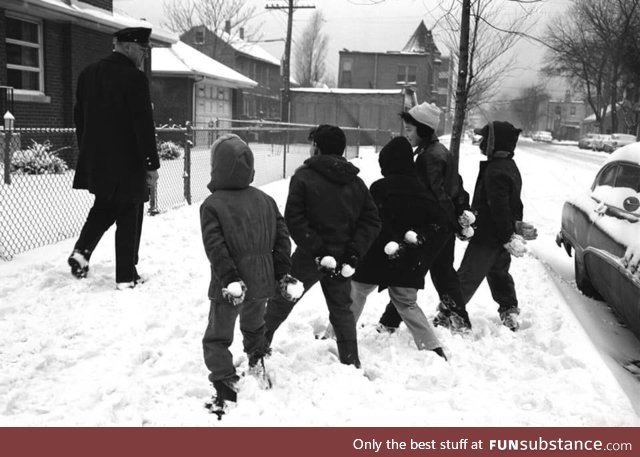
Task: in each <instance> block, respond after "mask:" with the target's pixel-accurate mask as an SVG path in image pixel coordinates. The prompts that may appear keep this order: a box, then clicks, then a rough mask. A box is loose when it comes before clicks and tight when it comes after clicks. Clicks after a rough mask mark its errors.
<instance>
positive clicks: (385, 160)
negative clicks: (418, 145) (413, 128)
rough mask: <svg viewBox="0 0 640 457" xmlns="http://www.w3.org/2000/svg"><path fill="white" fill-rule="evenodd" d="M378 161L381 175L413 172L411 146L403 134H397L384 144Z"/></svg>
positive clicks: (409, 174)
mask: <svg viewBox="0 0 640 457" xmlns="http://www.w3.org/2000/svg"><path fill="white" fill-rule="evenodd" d="M378 163H379V164H380V171H381V172H382V176H390V175H408V176H413V175H414V174H415V165H414V162H413V148H412V147H411V143H409V140H407V139H406V138H405V137H403V136H397V137H395V138H393V139H392V140H391V141H389V142H388V143H387V144H385V145H384V147H383V148H382V150H381V151H380V156H379V157H378Z"/></svg>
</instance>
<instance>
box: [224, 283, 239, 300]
mask: <svg viewBox="0 0 640 457" xmlns="http://www.w3.org/2000/svg"><path fill="white" fill-rule="evenodd" d="M227 292H229V294H230V295H231V296H232V297H241V296H242V284H240V283H239V282H232V283H229V285H228V286H227Z"/></svg>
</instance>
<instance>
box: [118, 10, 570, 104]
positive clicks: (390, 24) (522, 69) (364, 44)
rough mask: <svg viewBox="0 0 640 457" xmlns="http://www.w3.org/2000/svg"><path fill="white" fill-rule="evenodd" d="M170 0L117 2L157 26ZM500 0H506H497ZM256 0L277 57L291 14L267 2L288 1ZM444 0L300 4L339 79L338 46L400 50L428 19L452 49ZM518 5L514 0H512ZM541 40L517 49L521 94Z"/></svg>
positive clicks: (514, 87) (258, 20)
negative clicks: (444, 25) (317, 26)
mask: <svg viewBox="0 0 640 457" xmlns="http://www.w3.org/2000/svg"><path fill="white" fill-rule="evenodd" d="M164 1H165V0H114V7H115V8H117V9H120V10H121V11H123V12H125V13H128V14H130V15H131V16H134V17H138V18H145V19H147V20H148V21H150V22H151V23H152V24H154V25H155V26H160V25H161V24H162V22H163V9H162V7H160V5H161V4H162V3H164ZM497 1H501V0H497ZM245 2H246V3H248V4H251V5H255V6H256V7H257V8H256V13H257V15H256V17H255V19H254V20H253V21H252V23H251V26H252V27H253V28H255V29H258V32H259V34H260V35H261V38H262V39H263V40H274V39H282V41H278V42H264V43H263V44H262V46H263V47H264V48H265V49H266V50H267V51H269V52H270V53H271V54H273V55H274V57H276V58H280V57H282V54H283V50H284V37H285V36H286V26H287V20H286V19H287V17H286V13H285V12H284V11H277V10H267V9H265V8H264V7H265V6H266V5H267V4H279V5H285V4H286V2H285V1H284V0H268V1H267V0H245ZM441 3H443V2H442V1H441V0H382V1H381V0H321V1H320V0H316V1H314V0H305V1H299V4H304V5H315V6H316V8H318V9H320V10H321V11H322V13H323V15H324V17H325V20H326V23H325V25H324V28H323V30H324V32H325V33H326V34H327V35H328V36H329V50H328V55H327V60H328V62H327V67H328V71H329V73H330V74H332V75H333V77H334V78H335V79H337V70H338V60H339V54H338V53H339V51H340V50H341V49H344V48H347V49H349V50H352V51H380V52H386V51H394V50H400V49H402V47H403V46H404V44H405V43H406V42H407V41H408V40H409V38H410V37H411V35H412V34H413V32H414V31H415V29H416V28H417V27H418V25H419V24H420V21H421V20H424V22H425V24H426V26H427V28H429V29H432V30H433V32H434V36H435V38H436V42H437V44H438V45H439V48H440V51H441V52H442V53H443V54H444V55H447V54H448V51H447V50H446V49H445V48H444V46H443V45H442V40H441V39H440V37H441V36H442V32H441V31H439V26H438V25H436V24H437V20H438V18H439V17H440V16H441V13H440V10H439V9H438V5H440V4H441ZM509 4H510V5H513V3H512V2H511V3H509ZM569 4H570V0H541V1H540V12H539V17H538V18H537V21H536V28H535V29H534V31H533V33H536V32H542V30H543V28H544V25H545V24H546V21H547V19H548V18H550V17H553V16H554V15H556V14H558V13H559V12H562V11H564V9H566V8H567V6H568V5H569ZM313 11H314V10H313V9H300V10H297V11H296V13H295V14H294V39H295V37H296V36H297V34H299V33H301V31H302V30H303V29H304V27H305V25H306V23H307V21H308V19H309V18H310V16H311V14H312V13H313ZM541 48H542V47H541V46H540V45H533V44H527V43H521V44H520V45H518V46H517V47H516V48H514V51H513V52H515V53H516V54H517V56H518V62H517V65H516V67H517V68H515V69H514V72H513V77H512V78H510V79H509V80H507V82H506V84H505V90H506V91H508V92H510V93H511V94H516V93H517V92H518V89H520V88H522V87H523V86H526V85H530V84H532V83H534V82H535V81H536V80H537V78H538V75H537V72H538V68H539V67H540V65H541V58H542V54H543V51H542V49H541ZM563 90H564V89H560V88H558V89H557V90H556V91H551V92H552V95H553V96H557V97H559V96H561V94H562V92H563Z"/></svg>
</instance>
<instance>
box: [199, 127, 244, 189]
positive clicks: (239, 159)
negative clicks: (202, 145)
mask: <svg viewBox="0 0 640 457" xmlns="http://www.w3.org/2000/svg"><path fill="white" fill-rule="evenodd" d="M254 174H255V170H254V168H253V152H251V149H250V148H249V146H248V145H247V143H245V142H244V141H242V139H241V138H240V137H239V136H238V135H233V134H226V135H223V136H221V137H220V138H218V139H217V140H216V141H215V143H213V145H212V146H211V182H209V185H208V186H207V187H208V188H209V190H210V191H211V192H213V191H215V190H221V189H226V190H233V189H245V188H247V187H249V184H251V182H252V181H253V176H254Z"/></svg>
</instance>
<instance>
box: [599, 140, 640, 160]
mask: <svg viewBox="0 0 640 457" xmlns="http://www.w3.org/2000/svg"><path fill="white" fill-rule="evenodd" d="M618 160H624V161H627V162H633V163H637V164H638V165H640V142H639V143H631V144H628V145H626V146H622V147H621V148H620V149H616V150H615V151H613V152H612V153H611V155H610V156H609V157H607V160H605V162H604V163H609V162H614V161H618Z"/></svg>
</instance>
